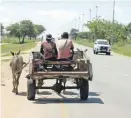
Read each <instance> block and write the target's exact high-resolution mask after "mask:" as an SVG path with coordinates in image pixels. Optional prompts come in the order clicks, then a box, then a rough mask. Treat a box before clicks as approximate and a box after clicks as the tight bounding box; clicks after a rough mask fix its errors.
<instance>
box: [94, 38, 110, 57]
mask: <svg viewBox="0 0 131 118" xmlns="http://www.w3.org/2000/svg"><path fill="white" fill-rule="evenodd" d="M93 52H94V54H98V53H106V55H110V54H111V45H110V44H109V41H108V40H105V39H97V40H96V41H95V43H94V47H93Z"/></svg>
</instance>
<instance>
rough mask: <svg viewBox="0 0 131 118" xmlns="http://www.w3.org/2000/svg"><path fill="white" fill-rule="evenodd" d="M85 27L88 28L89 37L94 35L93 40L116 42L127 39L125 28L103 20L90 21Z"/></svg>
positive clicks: (116, 23)
mask: <svg viewBox="0 0 131 118" xmlns="http://www.w3.org/2000/svg"><path fill="white" fill-rule="evenodd" d="M86 26H87V27H88V28H89V30H90V32H91V35H95V37H94V38H95V39H97V38H101V39H107V40H110V41H113V42H114V43H115V42H118V41H124V40H126V39H127V36H128V32H127V28H126V26H124V25H122V24H120V23H118V22H114V23H112V22H111V21H108V20H105V19H97V20H92V21H91V22H87V24H86Z"/></svg>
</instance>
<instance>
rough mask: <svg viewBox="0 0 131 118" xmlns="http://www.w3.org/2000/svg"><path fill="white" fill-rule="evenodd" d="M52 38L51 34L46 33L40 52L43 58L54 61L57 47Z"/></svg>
mask: <svg viewBox="0 0 131 118" xmlns="http://www.w3.org/2000/svg"><path fill="white" fill-rule="evenodd" d="M52 39H53V38H52V35H51V34H47V35H46V41H44V42H43V43H42V44H41V48H40V53H41V54H43V55H44V59H45V60H50V61H55V60H56V59H57V48H56V44H55V43H54V42H52Z"/></svg>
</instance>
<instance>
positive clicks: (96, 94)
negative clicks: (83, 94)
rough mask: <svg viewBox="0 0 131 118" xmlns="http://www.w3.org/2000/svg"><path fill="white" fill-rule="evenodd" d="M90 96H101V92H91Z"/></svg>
mask: <svg viewBox="0 0 131 118" xmlns="http://www.w3.org/2000/svg"><path fill="white" fill-rule="evenodd" d="M89 96H100V94H99V93H96V92H89Z"/></svg>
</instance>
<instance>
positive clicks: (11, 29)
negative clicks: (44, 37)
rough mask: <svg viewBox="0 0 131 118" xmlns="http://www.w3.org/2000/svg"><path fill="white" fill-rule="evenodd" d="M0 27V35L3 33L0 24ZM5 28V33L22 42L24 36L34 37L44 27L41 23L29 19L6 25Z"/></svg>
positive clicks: (2, 27) (43, 29) (41, 31)
mask: <svg viewBox="0 0 131 118" xmlns="http://www.w3.org/2000/svg"><path fill="white" fill-rule="evenodd" d="M0 27H1V35H4V31H3V30H4V26H3V25H2V24H1V26H0ZM5 30H6V34H5V35H8V36H14V37H17V38H18V40H19V43H24V40H25V37H28V38H29V39H31V38H35V39H36V38H37V36H39V35H40V34H41V33H43V32H44V31H45V30H46V29H45V27H44V26H43V25H40V24H33V22H32V21H30V20H22V21H20V22H16V23H14V24H11V25H9V26H7V27H6V28H5Z"/></svg>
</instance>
